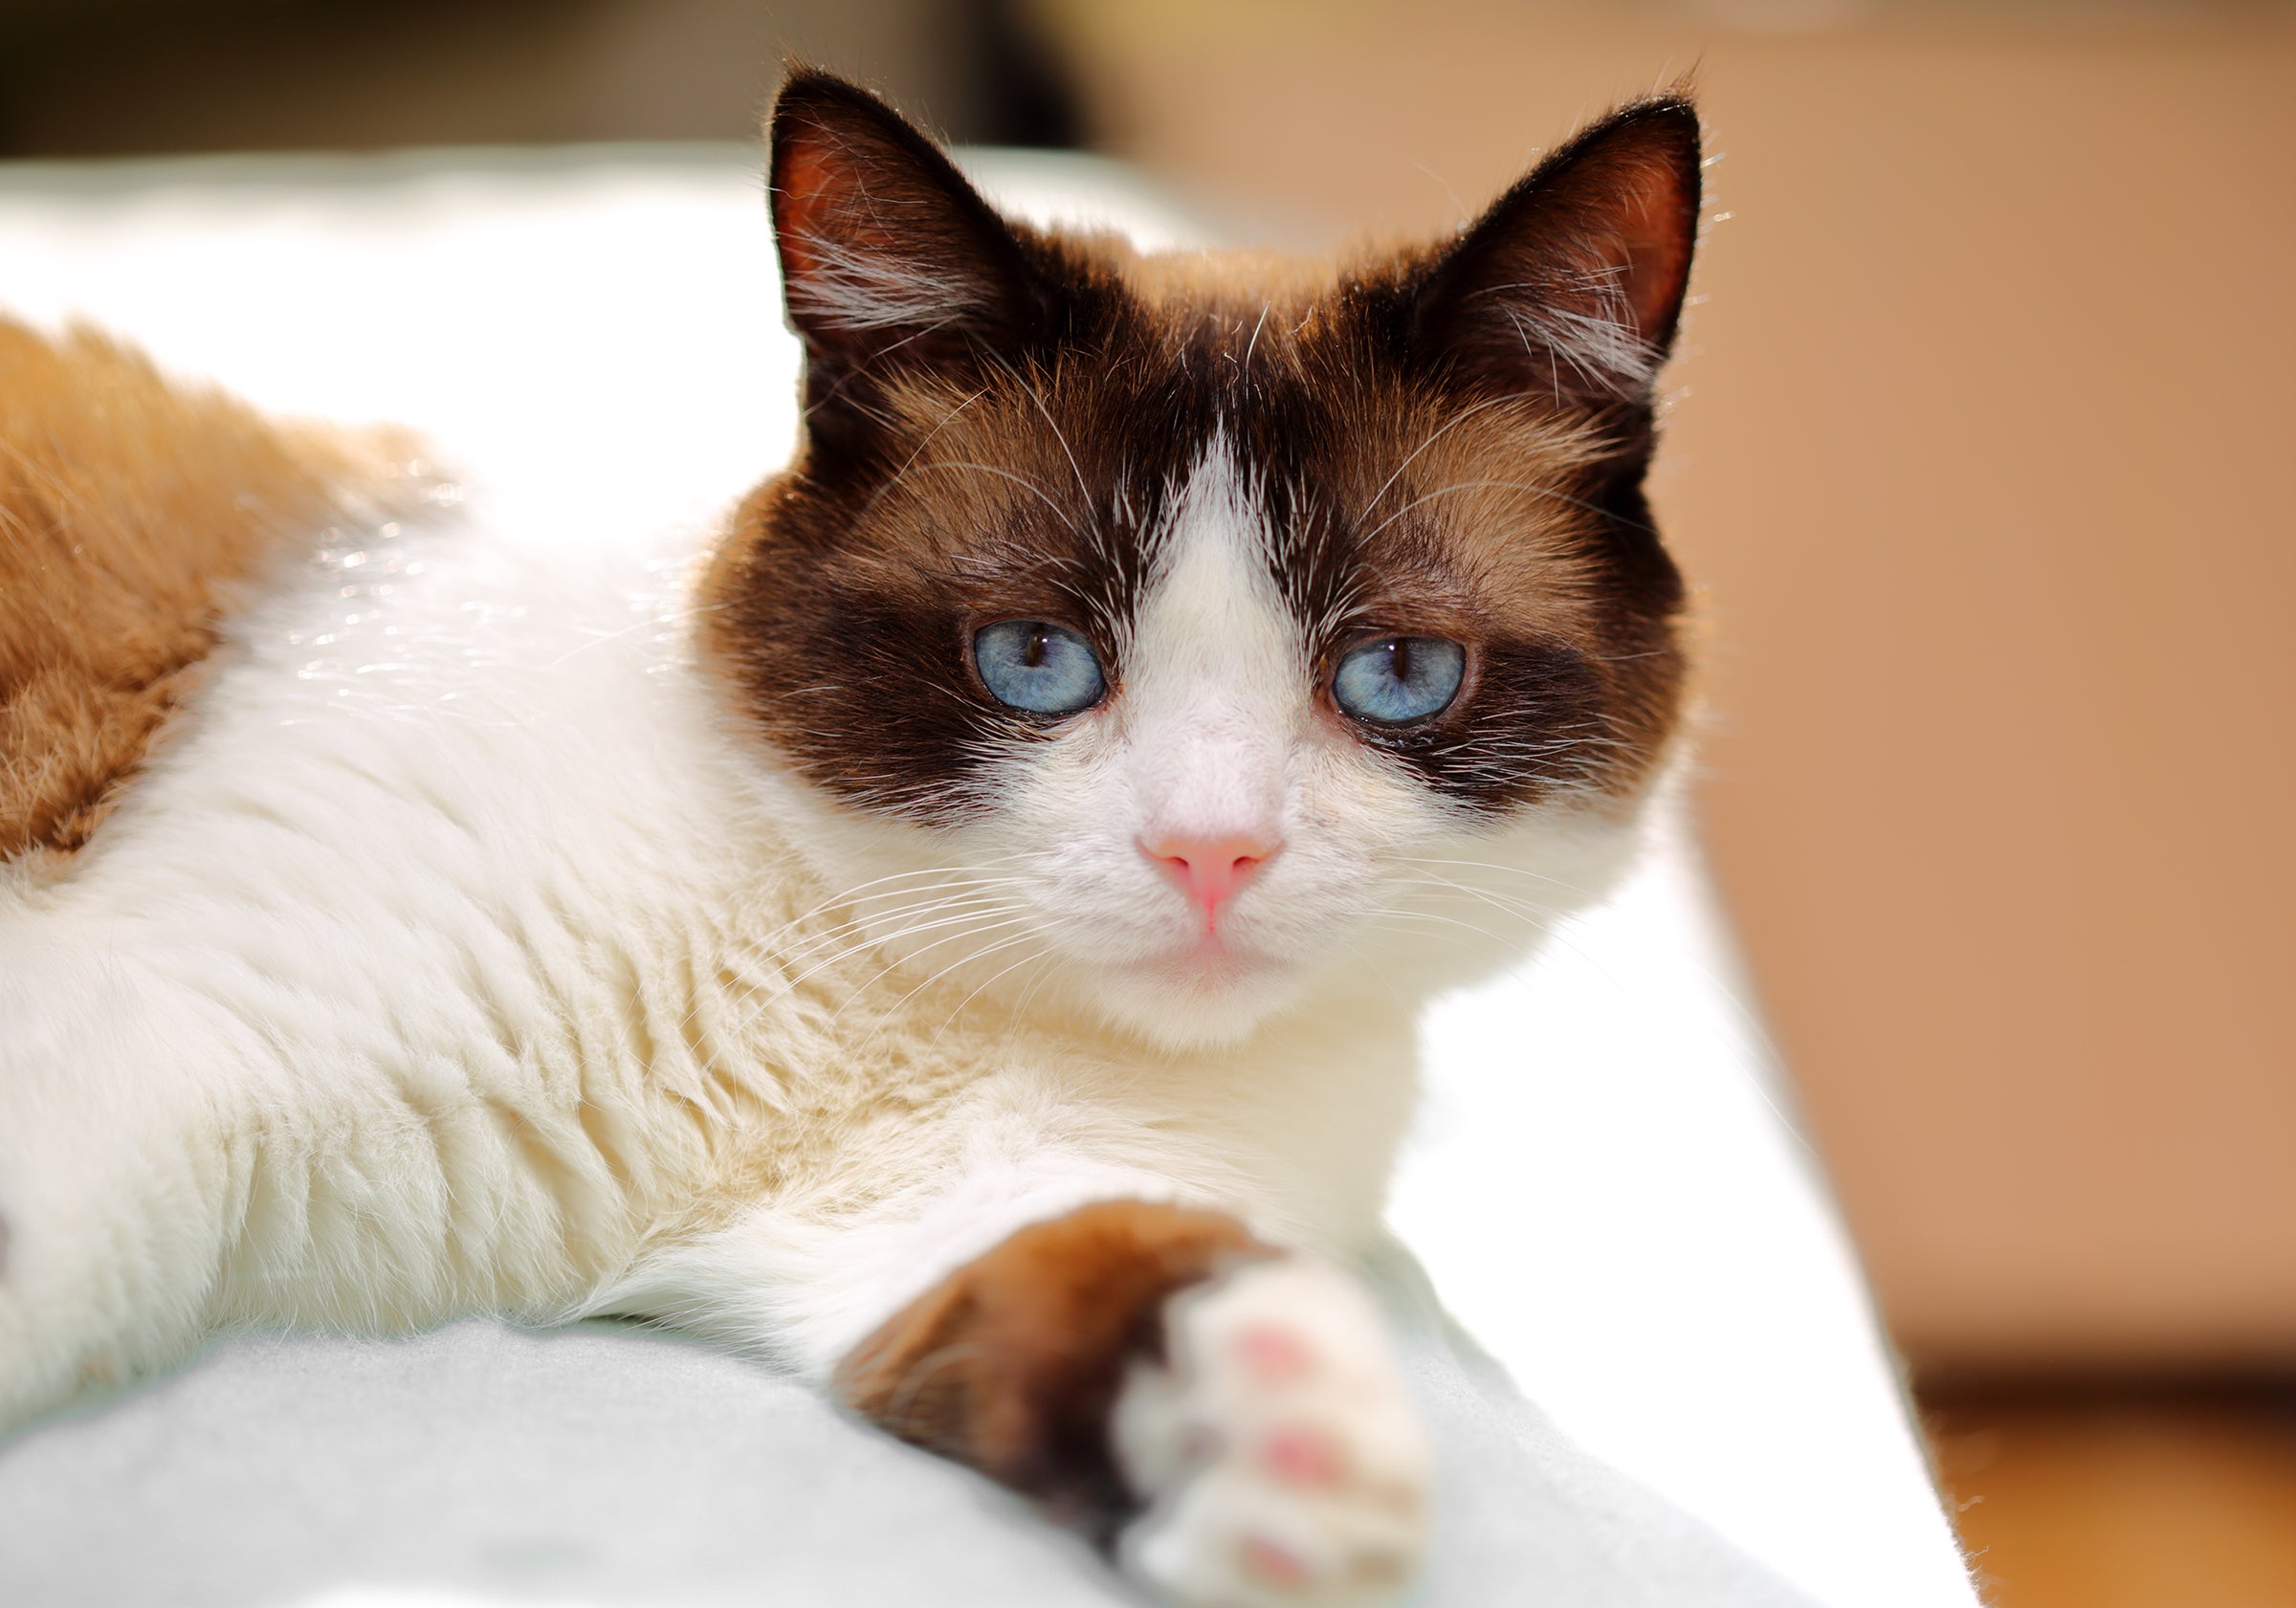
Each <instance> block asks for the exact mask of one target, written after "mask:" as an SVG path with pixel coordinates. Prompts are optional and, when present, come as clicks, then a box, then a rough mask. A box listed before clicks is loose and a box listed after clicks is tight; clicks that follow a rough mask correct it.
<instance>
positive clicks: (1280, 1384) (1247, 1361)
mask: <svg viewBox="0 0 2296 1608" xmlns="http://www.w3.org/2000/svg"><path fill="white" fill-rule="evenodd" d="M1255 1344H1258V1345H1263V1346H1264V1345H1269V1344H1273V1345H1274V1346H1275V1347H1277V1348H1278V1351H1277V1354H1276V1355H1274V1356H1272V1357H1271V1356H1269V1355H1255V1353H1254V1351H1253V1349H1252V1348H1253V1347H1254V1345H1255ZM1165 1351H1166V1360H1165V1362H1163V1363H1162V1364H1160V1365H1150V1364H1141V1365H1139V1366H1138V1367H1137V1368H1136V1369H1135V1370H1134V1372H1133V1374H1132V1376H1131V1377H1129V1378H1128V1379H1127V1380H1126V1383H1125V1387H1124V1390H1123V1393H1122V1394H1121V1395H1120V1396H1119V1397H1118V1399H1117V1402H1116V1410H1115V1421H1114V1423H1113V1425H1112V1440H1113V1442H1114V1443H1115V1450H1116V1456H1117V1460H1118V1465H1119V1466H1120V1467H1121V1469H1122V1470H1123V1473H1124V1477H1125V1480H1126V1482H1127V1483H1128V1484H1129V1485H1130V1486H1131V1487H1132V1488H1133V1490H1134V1491H1135V1492H1136V1493H1137V1495H1138V1496H1139V1497H1140V1498H1141V1500H1142V1502H1143V1503H1144V1504H1145V1511H1144V1512H1143V1513H1142V1515H1141V1517H1140V1518H1139V1519H1138V1520H1137V1522H1136V1523H1135V1524H1134V1525H1133V1526H1132V1528H1131V1529H1130V1530H1129V1531H1127V1532H1126V1534H1125V1536H1124V1538H1123V1541H1122V1544H1121V1545H1120V1547H1119V1549H1118V1556H1119V1557H1120V1558H1121V1560H1122V1561H1123V1563H1124V1565H1125V1566H1126V1568H1127V1569H1129V1570H1130V1571H1131V1572H1132V1573H1134V1574H1135V1575H1138V1576H1139V1577H1140V1578H1142V1579H1143V1580H1146V1581H1147V1582H1148V1583H1150V1584H1151V1585H1154V1586H1156V1587H1157V1588H1158V1589H1159V1590H1160V1591H1162V1592H1163V1593H1164V1594H1165V1595H1166V1596H1167V1597H1172V1598H1173V1599H1175V1600H1177V1601H1180V1602H1183V1603H1189V1604H1196V1603H1202V1604H1205V1605H1207V1608H1209V1605H1214V1604H1218V1605H1223V1608H1225V1605H1235V1608H1286V1605H1291V1608H1355V1605H1369V1604H1373V1603H1380V1602H1387V1601H1390V1600H1392V1599H1393V1598H1394V1597H1395V1596H1396V1595H1397V1593H1398V1592H1399V1591H1400V1590H1401V1589H1402V1587H1404V1586H1405V1585H1407V1584H1408V1583H1409V1581H1410V1578H1411V1576H1412V1575H1414V1574H1415V1573H1416V1572H1417V1570H1418V1565H1419V1560H1420V1556H1421V1554H1422V1553H1424V1550H1425V1547H1426V1539H1427V1505H1428V1486H1429V1482H1430V1479H1431V1477H1432V1472H1433V1470H1432V1460H1431V1458H1430V1455H1429V1452H1428V1447H1427V1439H1426V1432H1425V1430H1424V1428H1423V1427H1422V1425H1421V1423H1420V1420H1419V1414H1418V1411H1417V1409H1416V1407H1415V1406H1414V1404H1413V1403H1412V1401H1411V1399H1410V1397H1409V1395H1408V1394H1407V1393H1406V1391H1405V1389H1404V1387H1403V1383H1402V1376H1401V1374H1400V1372H1399V1371H1398V1369H1397V1367H1396V1364H1395V1359H1394V1356H1393V1355H1392V1353H1391V1352H1390V1350H1389V1347H1388V1344H1387V1336H1386V1333H1385V1332H1384V1330H1383V1328H1382V1326H1381V1324H1380V1317H1379V1314H1378V1313H1377V1312H1376V1311H1373V1310H1372V1306H1371V1303H1370V1302H1369V1301H1368V1300H1366V1299H1365V1298H1364V1295H1363V1292H1362V1290H1361V1289H1359V1288H1358V1286H1357V1285H1356V1284H1355V1282H1354V1281H1353V1280H1351V1279H1348V1278H1346V1277H1345V1276H1344V1275H1342V1274H1340V1273H1339V1272H1337V1271H1336V1270H1335V1269H1334V1268H1331V1267H1325V1266H1323V1265H1322V1264H1320V1263H1318V1262H1315V1261H1314V1260H1312V1259H1310V1258H1307V1257H1300V1256H1291V1257H1285V1258H1282V1259H1280V1260H1277V1261H1273V1262H1265V1263H1257V1264H1253V1265H1251V1266H1247V1267H1242V1268H1240V1269H1238V1270H1236V1271H1235V1272H1233V1273H1230V1274H1229V1275H1228V1276H1227V1277H1226V1278H1225V1279H1224V1280H1222V1281H1220V1282H1219V1283H1218V1284H1215V1285H1211V1286H1208V1287H1203V1288H1199V1289H1194V1290H1190V1291H1188V1292H1186V1293H1184V1294H1182V1295H1181V1297H1180V1298H1179V1299H1177V1300H1175V1301H1174V1302H1173V1303H1172V1305H1171V1307H1170V1308H1169V1309H1168V1310H1167V1312H1166V1315H1165ZM1284 1438H1290V1439H1291V1442H1292V1443H1293V1445H1294V1446H1297V1447H1302V1448H1304V1449H1305V1450H1306V1451H1308V1452H1309V1453H1311V1454H1316V1453H1319V1454H1321V1456H1322V1458H1324V1459H1328V1464H1324V1465H1320V1466H1319V1465H1318V1464H1317V1462H1314V1461H1311V1462H1309V1463H1307V1464H1306V1465H1304V1466H1303V1465H1302V1464H1301V1462H1300V1460H1299V1458H1298V1456H1297V1454H1296V1453H1295V1454H1294V1457H1293V1459H1292V1460H1291V1461H1290V1462H1287V1460H1286V1458H1285V1456H1284V1447H1283V1446H1282V1444H1281V1441H1282V1440H1283V1439H1284Z"/></svg>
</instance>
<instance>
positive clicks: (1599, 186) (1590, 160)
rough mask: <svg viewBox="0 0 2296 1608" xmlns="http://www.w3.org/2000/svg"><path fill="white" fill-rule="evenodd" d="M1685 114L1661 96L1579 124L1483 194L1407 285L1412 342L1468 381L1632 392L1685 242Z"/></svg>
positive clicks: (1575, 397)
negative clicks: (1514, 179)
mask: <svg viewBox="0 0 2296 1608" xmlns="http://www.w3.org/2000/svg"><path fill="white" fill-rule="evenodd" d="M1698 204H1699V132H1698V116H1697V113H1696V112H1695V111H1693V110H1692V109H1691V107H1690V104H1689V101H1688V100H1686V99H1681V98H1679V97H1673V96H1668V97H1664V98H1661V99H1652V100H1645V101H1641V102H1638V103H1636V104H1635V105H1632V106H1628V107H1626V108H1624V109H1623V110H1622V111H1620V112H1617V113H1614V114H1613V115H1612V116H1611V117H1609V118H1606V119H1605V120H1603V121H1601V122H1599V123H1597V124H1595V125H1594V126H1593V127H1591V128H1588V129H1586V130H1585V131H1584V132H1583V133H1581V134H1579V135H1578V137H1577V138H1576V139H1574V140H1572V141H1571V142H1570V143H1568V144H1566V145H1564V146H1563V147H1562V148H1561V149H1559V150H1557V151H1556V152H1555V153H1554V155H1552V156H1550V157H1549V158H1548V159H1547V160H1546V161H1544V162H1542V163H1541V164H1539V165H1538V166H1537V168H1536V169H1534V171H1533V172H1532V173H1531V174H1530V175H1529V176H1528V177H1527V178H1525V179H1523V180H1522V181H1521V182H1520V183H1518V184H1516V185H1515V186H1514V187H1513V188H1512V189H1510V190H1509V191H1508V192H1507V193H1506V194H1505V195H1502V196H1501V197H1499V199H1498V200H1497V201H1496V202H1494V203H1492V204H1491V207H1490V210H1489V211H1487V212H1485V213H1484V214H1483V216H1482V218H1481V219H1479V220H1478V221H1477V222H1476V223H1475V225H1474V227H1473V228H1471V229H1469V230H1468V231H1467V233H1466V235H1465V236H1463V237H1462V238H1461V240H1460V241H1459V243H1458V244H1457V245H1456V246H1453V247H1452V248H1451V249H1450V250H1449V251H1448V252H1447V253H1445V254H1444V255H1443V256H1442V257H1441V258H1440V259H1439V260H1438V262H1437V263H1436V265H1435V267H1434V269H1433V270H1432V272H1431V273H1430V274H1429V275H1427V277H1426V278H1425V280H1424V283H1423V285H1422V288H1421V289H1420V291H1419V294H1418V302H1417V307H1416V309H1415V315H1416V316H1415V319H1414V326H1413V343H1414V345H1415V347H1416V348H1418V349H1419V350H1420V352H1421V353H1422V354H1423V355H1424V356H1425V357H1426V358H1427V359H1429V360H1430V361H1432V362H1434V363H1438V364H1440V365H1442V366H1444V367H1446V368H1447V369H1449V370H1451V371H1453V372H1456V373H1459V374H1461V375H1463V376H1465V377H1467V378H1468V379H1470V380H1473V381H1476V382H1478V383H1484V384H1488V385H1496V386H1500V387H1504V388H1505V389H1506V390H1508V391H1512V392H1527V393H1530V394H1533V395H1535V396H1540V397H1544V398H1547V399H1549V400H1551V401H1553V402H1554V403H1556V405H1557V406H1563V407H1580V408H1605V407H1611V406H1616V405H1618V404H1621V403H1633V402H1640V401H1645V400H1646V399H1647V397H1648V395H1649V388H1650V384H1651V381H1652V380H1653V379H1655V378H1656V376H1657V373H1658V369H1659V366H1660V365H1661V364H1662V363H1665V361H1666V358H1667V352H1668V350H1670V349H1671V347H1672V345H1673V342H1674V331H1675V326H1676V325H1677V324H1678V323H1679V322H1680V320H1681V317H1682V300H1683V295H1684V292H1685V291H1686V290H1687V289H1688V288H1689V275H1690V256H1691V253H1692V252H1693V251H1694V250H1695V248H1696V245H1697V237H1698Z"/></svg>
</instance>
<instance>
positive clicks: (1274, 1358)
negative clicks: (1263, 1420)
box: [1235, 1323, 1315, 1384]
mask: <svg viewBox="0 0 2296 1608" xmlns="http://www.w3.org/2000/svg"><path fill="white" fill-rule="evenodd" d="M1235 1348H1236V1355H1237V1357H1238V1358H1239V1359H1241V1360H1242V1362H1243V1364H1244V1366H1245V1367H1246V1368H1247V1369H1249V1370H1250V1371H1251V1373H1252V1374H1253V1376H1254V1377H1257V1378H1259V1379H1261V1380H1263V1381H1264V1382H1266V1383H1269V1384H1280V1383H1283V1382H1285V1381H1286V1380H1290V1379H1296V1378H1298V1377H1300V1376H1301V1375H1303V1374H1305V1373H1306V1372H1307V1371H1308V1369H1309V1367H1310V1365H1311V1364H1313V1363H1314V1360H1315V1358H1314V1354H1312V1353H1311V1352H1310V1351H1309V1350H1308V1348H1307V1346H1306V1344H1305V1343H1304V1342H1302V1341H1301V1339H1300V1338H1299V1336H1298V1335H1296V1334H1294V1333H1291V1331H1290V1330H1288V1329H1278V1328H1276V1327H1275V1326H1274V1325H1273V1324H1266V1323H1255V1324H1253V1325H1252V1326H1251V1327H1250V1328H1248V1329H1245V1330H1241V1331H1239V1332H1238V1333H1237V1334H1236V1338H1235Z"/></svg>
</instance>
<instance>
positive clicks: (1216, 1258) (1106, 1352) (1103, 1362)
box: [836, 1200, 1274, 1541]
mask: <svg viewBox="0 0 2296 1608" xmlns="http://www.w3.org/2000/svg"><path fill="white" fill-rule="evenodd" d="M1273 1254H1274V1252H1273V1251H1271V1250H1269V1248H1268V1247H1267V1246H1265V1245H1260V1244H1259V1243H1258V1242H1257V1241H1255V1240H1253V1239H1252V1237H1251V1236H1250V1234H1248V1233H1247V1231H1246V1230H1245V1228H1244V1226H1243V1224H1241V1223H1237V1222H1236V1221H1235V1220H1234V1219H1232V1218H1228V1217H1224V1216H1221V1215H1219V1214H1217V1213H1213V1212H1203V1211H1192V1210H1188V1209H1186V1208H1183V1207H1180V1206H1170V1205H1159V1204H1152V1203H1150V1202H1146V1201H1139V1200H1116V1201H1107V1202H1103V1203H1101V1204H1098V1205H1092V1206H1086V1207H1084V1208H1082V1209H1081V1210H1079V1211H1075V1212H1071V1214H1070V1215H1068V1216H1067V1217H1064V1218H1058V1219H1055V1220H1054V1221H1052V1222H1050V1223H1036V1224H1033V1225H1032V1226H1030V1227H1027V1228H1024V1229H1022V1230H1021V1231H1020V1232H1019V1233H1017V1234H1015V1235H1013V1236H1012V1237H1011V1238H1010V1239H1008V1240H1006V1241H1005V1242H1004V1244H1003V1245H999V1246H997V1248H996V1249H994V1250H992V1251H990V1252H989V1253H988V1254H987V1255H986V1256H983V1257H982V1258H980V1259H979V1260H978V1261H975V1262H972V1263H969V1264H967V1265H966V1266H965V1267H960V1268H959V1269H958V1270H957V1271H956V1272H955V1273H954V1274H952V1275H950V1277H948V1278H947V1279H945V1280H943V1281H942V1282H941V1283H940V1284H939V1285H938V1286H937V1287H935V1288H934V1289H931V1290H929V1291H927V1292H926V1293H925V1294H924V1295H922V1296H920V1297H918V1298H917V1299H916V1301H915V1302H913V1303H911V1304H910V1305H909V1307H908V1308H906V1309H905V1310H904V1311H901V1312H899V1313H898V1314H897V1315H895V1316H894V1317H893V1318H892V1319H891V1320H889V1321H888V1322H887V1323H885V1325H884V1326H883V1327H881V1328H880V1329H878V1330H877V1332H876V1333H874V1334H872V1335H871V1336H870V1337H869V1338H868V1339H867V1340H865V1341H863V1342H862V1343H861V1344H860V1345H859V1346H858V1347H856V1348H855V1349H854V1351H853V1353H852V1355H850V1356H849V1357H847V1358H846V1360H845V1362H844V1364H843V1365H842V1366H841V1367H840V1368H839V1369H838V1371H837V1380H836V1386H837V1392H838V1395H839V1396H840V1398H842V1399H844V1400H845V1401H846V1403H847V1404H848V1405H850V1407H852V1409H853V1410H854V1411H855V1412H858V1413H859V1414H861V1415H862V1416H863V1417H864V1418H867V1419H868V1420H870V1421H872V1423H875V1424H877V1425H879V1426H880V1427H882V1428H884V1429H887V1430H890V1431H891V1432H892V1433H894V1434H895V1435H897V1436H899V1437H900V1438H901V1439H902V1440H904V1441H907V1442H910V1443H912V1444H915V1445H918V1446H922V1447H924V1448H925V1449H926V1450H928V1451H932V1452H938V1454H940V1455H941V1456H942V1457H946V1458H951V1459H953V1460H955V1461H956V1462H959V1463H962V1464H965V1465H968V1466H970V1467H973V1468H977V1469H979V1470H980V1471H981V1472H982V1473H983V1474H986V1475H987V1476H989V1478H991V1479H993V1480H996V1481H998V1482H999V1483H1001V1484H1003V1485H1005V1486H1009V1487H1011V1488H1013V1489H1014V1490H1017V1491H1020V1492H1022V1493H1023V1494H1024V1495H1027V1496H1031V1497H1034V1498H1036V1499H1037V1500H1038V1501H1041V1502H1043V1503H1045V1504H1046V1505H1047V1506H1048V1507H1049V1509H1051V1510H1052V1511H1053V1513H1054V1514H1055V1515H1056V1516H1057V1517H1059V1518H1061V1519H1063V1520H1064V1521H1065V1522H1068V1523H1070V1524H1073V1525H1075V1526H1076V1527H1077V1528H1079V1529H1081V1530H1084V1531H1087V1532H1088V1533H1090V1534H1093V1536H1095V1537H1096V1538H1098V1539H1101V1540H1103V1541H1105V1540H1107V1539H1109V1538H1110V1537H1112V1536H1113V1534H1114V1531H1115V1527H1116V1526H1117V1525H1118V1524H1119V1523H1120V1522H1121V1521H1122V1520H1123V1518H1124V1517H1125V1516H1126V1515H1127V1514H1128V1513H1129V1512H1130V1511H1131V1509H1132V1508H1133V1506H1134V1502H1133V1497H1132V1495H1131V1493H1130V1492H1129V1491H1127V1490H1126V1489H1125V1488H1124V1484H1123V1481H1122V1479H1121V1477H1120V1476H1119V1475H1118V1474H1117V1472H1116V1465H1115V1453H1114V1452H1113V1451H1112V1449H1111V1448H1110V1445H1109V1434H1108V1429H1109V1414H1110V1413H1111V1411H1112V1410H1113V1409H1114V1407H1115V1399H1116V1392H1117V1390H1118V1388H1119V1387H1120V1386H1121V1385H1122V1383H1123V1380H1124V1371H1125V1369H1126V1367H1127V1366H1128V1365H1129V1364H1130V1363H1131V1362H1132V1360H1133V1359H1134V1358H1136V1357H1150V1358H1156V1357H1160V1356H1161V1355H1162V1349H1163V1310H1164V1304H1165V1302H1167V1301H1169V1300H1170V1299H1171V1298H1172V1297H1173V1296H1174V1295H1175V1294H1177V1293H1179V1292H1180V1291H1181V1290H1182V1289H1187V1288H1189V1287H1190V1286H1192V1285H1197V1284H1201V1283H1203V1282H1204V1281H1205V1280H1207V1279H1210V1278H1213V1277H1215V1276H1217V1275H1218V1274H1219V1273H1221V1272H1223V1271H1224V1270H1225V1269H1226V1268H1228V1267H1233V1266H1236V1265H1237V1264H1239V1263H1242V1262H1247V1261H1253V1260H1257V1259H1259V1258H1262V1257H1267V1256H1270V1255H1273Z"/></svg>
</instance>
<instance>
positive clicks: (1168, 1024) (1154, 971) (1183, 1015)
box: [1090, 950, 1314, 1050]
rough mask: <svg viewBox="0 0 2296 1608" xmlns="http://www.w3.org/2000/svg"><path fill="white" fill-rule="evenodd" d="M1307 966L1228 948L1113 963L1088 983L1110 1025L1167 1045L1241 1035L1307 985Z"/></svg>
mask: <svg viewBox="0 0 2296 1608" xmlns="http://www.w3.org/2000/svg"><path fill="white" fill-rule="evenodd" d="M1313 971H1314V968H1313V967H1306V966H1299V965H1294V964H1291V963H1289V962H1286V961H1280V960H1274V959H1269V958H1262V957H1255V956H1252V955H1248V954H1238V953H1235V952H1233V951H1226V950H1203V951H1191V952H1189V953H1187V954H1186V955H1183V956H1180V957H1176V958H1165V959H1159V960H1156V961H1152V962H1147V963H1143V964H1138V965H1133V966H1125V967H1111V968H1108V969H1106V970H1103V971H1101V972H1100V973H1099V974H1098V975H1097V976H1096V977H1094V978H1093V980H1092V983H1091V985H1090V989H1091V993H1092V995H1093V1003H1094V1004H1095V1005H1096V1006H1097V1007H1098V1009H1099V1012H1100V1014H1101V1015H1102V1016H1103V1017H1105V1018H1107V1019H1108V1020H1109V1021H1110V1022H1111V1023H1113V1024H1115V1025H1116V1026H1118V1027H1120V1028H1122V1029H1124V1030H1125V1031H1127V1032H1129V1033H1131V1034H1132V1035H1133V1036H1135V1037H1137V1038H1138V1039H1141V1040H1143V1041H1145V1042H1147V1043H1149V1044H1152V1045H1157V1046H1160V1047H1163V1048H1166V1049H1182V1050H1184V1049H1211V1048H1219V1047H1223V1046H1230V1045H1236V1044H1241V1043H1243V1042H1244V1041H1245V1040H1246V1039H1248V1038H1250V1037H1251V1035H1252V1034H1253V1033H1254V1032H1255V1031H1257V1030H1258V1029H1259V1028H1260V1027H1261V1026H1262V1025H1263V1024H1266V1023H1268V1022H1269V1020H1271V1019H1272V1018H1275V1017H1278V1016H1281V1015H1283V1014H1284V1013H1285V1012H1286V1011H1288V1010H1289V1009H1290V1008H1291V1006H1293V1005H1294V1004H1296V1003H1297V1002H1299V1000H1300V998H1301V996H1302V995H1303V994H1305V993H1306V992H1307V991H1308V988H1309V984H1310V981H1311V974H1312V973H1313Z"/></svg>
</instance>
